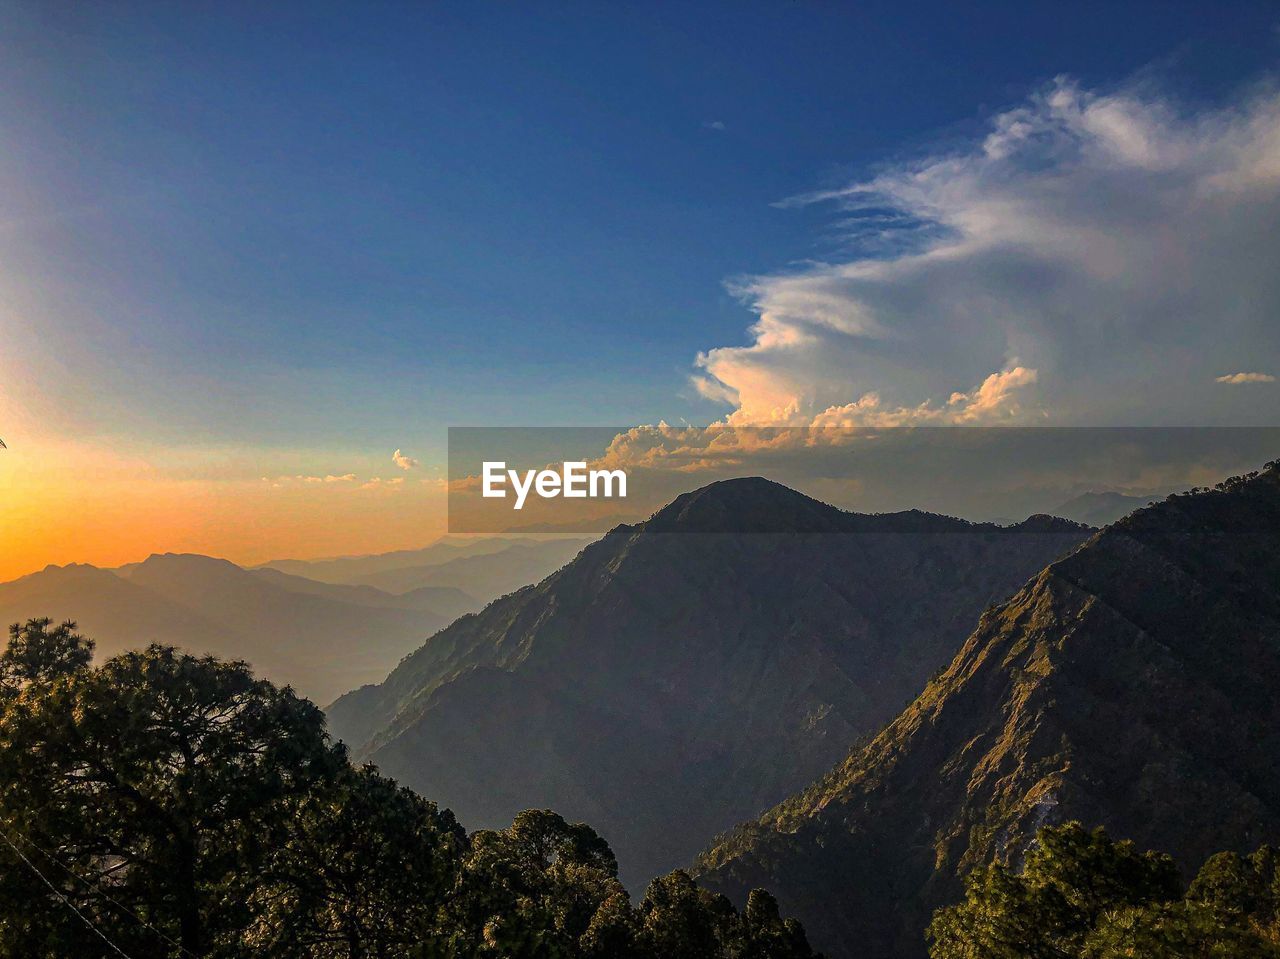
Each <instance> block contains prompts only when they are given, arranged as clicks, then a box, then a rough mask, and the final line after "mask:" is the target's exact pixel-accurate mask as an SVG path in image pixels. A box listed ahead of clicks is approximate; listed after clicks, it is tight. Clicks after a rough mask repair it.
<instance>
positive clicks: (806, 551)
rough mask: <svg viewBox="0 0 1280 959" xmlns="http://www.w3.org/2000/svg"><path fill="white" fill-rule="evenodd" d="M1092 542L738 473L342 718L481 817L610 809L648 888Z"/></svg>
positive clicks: (470, 628)
mask: <svg viewBox="0 0 1280 959" xmlns="http://www.w3.org/2000/svg"><path fill="white" fill-rule="evenodd" d="M1085 535H1086V532H1085V531H1084V530H1082V528H1080V527H1077V526H1075V525H1073V524H1070V523H1066V522H1064V521H1059V520H1051V519H1048V518H1036V519H1033V520H1029V521H1027V523H1025V524H1022V525H1020V526H1018V527H1016V528H1013V529H1001V528H997V527H994V526H978V525H973V524H970V523H966V522H964V521H962V520H956V519H951V518H948V517H942V516H935V515H929V514H924V513H901V514H893V515H885V516H861V515H857V514H851V513H845V512H843V511H841V510H838V509H835V508H834V507H831V506H827V505H824V504H822V503H819V502H817V501H815V500H812V499H809V498H808V497H806V496H803V495H801V494H799V493H796V492H794V491H792V490H789V489H787V488H785V487H782V486H779V485H777V484H775V483H771V482H768V481H766V480H762V479H744V480H734V481H729V482H724V483H717V484H714V485H712V486H709V487H706V488H704V489H702V490H698V491H696V492H693V493H689V494H686V495H684V496H681V497H680V498H678V499H677V500H675V501H674V502H673V503H672V504H671V505H670V506H668V507H666V508H665V509H663V510H661V511H660V512H658V513H657V514H655V516H654V517H653V518H652V519H650V520H649V521H648V522H646V523H643V524H640V525H638V526H634V527H627V526H623V527H619V528H618V529H615V530H614V531H613V532H611V533H610V534H608V535H607V536H606V537H605V538H604V539H603V540H601V541H599V542H597V543H594V544H592V545H590V546H588V547H587V548H586V549H585V550H583V552H582V553H581V555H579V556H578V557H577V559H576V560H574V561H573V562H572V563H570V564H569V565H568V566H566V567H565V568H564V569H562V570H560V571H559V572H557V573H555V574H553V575H552V576H550V577H548V578H547V579H545V580H544V581H542V582H541V583H539V584H538V585H537V586H530V587H528V588H526V589H523V590H520V591H519V592H517V593H515V594H513V595H511V596H508V597H505V598H504V599H502V600H499V601H498V602H495V603H493V604H492V605H490V606H489V607H488V608H486V609H485V610H484V611H483V612H482V613H480V614H478V615H475V616H467V617H463V618H462V619H461V620H459V621H458V622H456V623H454V624H453V625H451V626H450V627H449V628H447V629H445V630H443V631H442V632H440V633H439V634H438V635H436V636H434V637H433V638H432V639H431V640H430V641H429V642H427V643H426V644H425V645H424V646H423V647H422V648H421V649H419V650H418V651H417V652H415V653H414V654H413V655H411V656H409V657H408V658H407V659H406V660H405V661H404V662H403V663H401V665H400V666H399V667H398V668H397V669H396V670H395V672H393V673H392V674H391V675H390V676H389V677H388V678H387V680H386V681H385V682H384V683H382V684H380V685H378V686H374V687H366V688H364V689H360V690H356V691H355V692H353V693H351V694H349V695H347V696H344V697H343V698H342V699H340V700H338V701H337V702H336V703H334V704H333V705H332V706H331V707H330V708H329V710H328V714H329V719H330V723H331V727H332V728H333V729H334V731H335V733H336V734H337V735H339V736H340V737H342V738H343V739H345V740H346V741H347V742H348V743H349V744H351V745H352V746H353V747H354V748H355V749H356V751H357V754H358V755H361V756H364V757H366V758H370V759H372V760H374V761H375V762H377V763H378V764H379V765H380V766H381V767H382V768H383V769H385V770H386V771H387V773H388V774H389V775H393V776H395V777H397V778H399V779H401V780H403V781H404V782H405V783H407V784H409V785H411V786H413V787H414V788H416V789H420V790H422V791H424V792H426V793H428V794H430V795H433V796H435V797H437V798H438V799H439V801H440V802H442V803H443V804H445V805H447V806H449V807H450V808H452V809H453V810H454V811H455V812H456V813H457V814H458V815H459V818H460V819H461V820H462V821H463V822H464V823H466V824H467V825H468V826H471V827H477V826H484V825H488V824H496V823H500V822H503V821H505V820H509V819H510V817H511V815H512V813H513V812H514V811H516V810H518V809H519V808H521V806H522V805H530V804H536V805H548V806H553V807H555V808H557V809H561V810H564V811H565V813H566V815H570V816H577V817H584V818H589V819H592V820H593V821H595V822H597V823H598V824H599V826H600V828H601V831H602V834H603V835H605V836H606V838H608V839H609V841H610V842H611V843H612V844H613V845H614V847H615V848H616V849H618V851H619V858H620V859H621V861H622V862H623V863H624V864H625V865H624V868H627V869H628V870H629V872H628V874H627V876H626V878H627V879H628V881H629V882H631V883H633V884H636V883H638V882H639V881H641V880H644V879H647V878H649V877H651V876H653V875H655V874H657V873H659V872H661V871H663V870H664V869H667V868H670V867H672V866H675V865H679V864H681V863H683V862H687V861H688V860H689V859H690V858H691V857H692V856H693V855H694V854H695V853H696V852H697V850H698V849H699V848H700V847H701V846H702V845H703V844H704V843H705V842H706V841H707V840H708V839H709V838H710V837H711V836H712V835H714V834H715V833H716V832H718V831H720V830H722V829H724V828H727V827H728V826H730V825H731V824H732V823H733V822H735V821H738V820H740V819H742V818H744V817H745V816H749V815H754V814H756V813H757V812H758V811H759V810H761V809H763V808H765V807H767V806H768V805H769V804H771V803H773V802H776V801H777V800H779V799H780V798H782V797H783V796H785V795H786V794H787V793H788V792H790V791H792V790H794V789H796V788H798V787H799V786H801V785H803V784H804V783H806V782H809V781H811V780H812V779H813V778H814V777H815V776H817V775H819V774H820V773H821V772H822V771H823V770H825V769H827V768H829V767H830V765H831V764H832V763H833V762H835V761H837V760H838V759H839V758H840V757H841V756H843V755H844V754H845V753H846V752H847V750H848V748H849V744H850V743H851V742H853V741H854V740H855V739H856V738H857V737H858V736H860V735H862V734H865V733H867V732H871V731H874V730H875V729H876V728H877V727H878V726H879V725H880V724H882V723H883V722H884V721H886V720H887V719H889V718H890V717H891V716H893V715H894V714H895V713H897V712H898V711H899V710H900V709H901V708H902V706H903V704H904V703H906V702H907V701H908V700H909V699H910V697H911V696H912V695H914V694H915V692H916V691H918V690H919V689H920V688H921V686H923V684H924V682H925V680H926V678H927V677H928V676H929V674H930V673H932V672H933V671H935V670H936V669H938V668H939V667H940V666H942V665H943V664H945V663H946V662H947V661H948V660H949V659H950V657H951V656H952V655H953V654H954V651H955V649H957V648H958V646H959V644H960V642H961V641H962V640H963V638H964V636H965V634H966V633H967V632H968V630H969V628H970V627H971V624H972V622H973V620H974V619H976V617H977V616H978V614H979V613H980V612H981V611H982V610H983V609H984V608H985V607H986V606H988V605H989V604H991V603H992V602H995V601H998V600H1000V599H1003V598H1005V597H1007V596H1008V595H1009V594H1010V593H1011V592H1012V591H1013V590H1014V589H1016V588H1017V586H1018V584H1019V583H1020V582H1022V581H1024V580H1025V579H1026V577H1027V576H1029V575H1031V574H1032V573H1034V572H1035V571H1036V570H1037V569H1040V568H1042V567H1043V566H1044V565H1045V564H1046V563H1047V562H1049V561H1051V560H1052V559H1054V558H1056V557H1057V556H1060V555H1062V554H1063V553H1064V552H1066V551H1068V550H1069V549H1071V548H1072V547H1074V546H1075V545H1076V544H1077V543H1078V542H1079V541H1080V540H1081V539H1083V538H1084V536H1085Z"/></svg>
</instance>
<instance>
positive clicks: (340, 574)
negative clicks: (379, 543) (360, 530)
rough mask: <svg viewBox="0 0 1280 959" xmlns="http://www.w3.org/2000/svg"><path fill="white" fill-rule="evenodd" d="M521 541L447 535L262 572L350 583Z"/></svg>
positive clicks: (287, 562)
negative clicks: (431, 540) (405, 546)
mask: <svg viewBox="0 0 1280 959" xmlns="http://www.w3.org/2000/svg"><path fill="white" fill-rule="evenodd" d="M520 542H522V541H521V540H517V539H508V538H503V537H484V538H478V539H466V538H461V537H450V536H446V537H443V538H441V539H439V540H437V541H436V542H434V543H432V544H431V545H430V546H424V547H422V548H421V549H399V550H394V551H392V552H389V553H371V554H369V555H367V556H338V557H333V558H329V559H274V560H271V561H270V562H268V563H263V564H262V566H260V567H259V569H267V568H270V569H277V570H280V571H281V572H282V573H292V574H293V575H295V576H305V577H306V578H307V579H314V580H318V581H320V582H322V583H351V582H353V581H355V580H356V579H358V578H360V577H361V576H368V575H370V574H371V573H380V572H384V571H386V570H389V569H405V568H407V567H410V566H432V565H439V564H443V563H448V562H452V561H453V560H455V559H460V558H462V557H464V556H480V555H484V554H486V553H500V552H502V551H503V550H505V549H510V548H511V547H512V546H514V545H516V544H517V543H520Z"/></svg>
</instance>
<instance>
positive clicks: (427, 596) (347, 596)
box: [248, 566, 483, 621]
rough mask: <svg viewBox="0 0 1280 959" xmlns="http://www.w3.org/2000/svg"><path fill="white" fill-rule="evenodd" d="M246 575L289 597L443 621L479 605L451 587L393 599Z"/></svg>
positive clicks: (258, 572)
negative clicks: (414, 612)
mask: <svg viewBox="0 0 1280 959" xmlns="http://www.w3.org/2000/svg"><path fill="white" fill-rule="evenodd" d="M248 572H249V573H250V574H251V575H253V576H256V577H257V578H259V579H261V580H263V581H264V582H267V583H271V584H273V585H275V586H279V587H280V588H281V589H284V590H287V591H289V592H291V593H303V594H305V595H307V596H322V597H325V598H327V599H335V600H339V601H340V602H344V603H356V604H357V605H360V606H376V607H378V608H380V609H416V610H420V611H422V612H427V613H434V614H435V615H437V616H440V617H442V618H444V619H445V620H446V621H448V620H454V619H457V618H458V617H459V616H461V615H462V614H463V613H474V612H475V611H476V610H478V609H480V607H481V606H482V605H483V604H482V603H480V602H479V601H478V600H476V599H475V597H473V596H470V595H468V594H467V593H464V592H463V591H462V590H460V589H457V588H455V587H453V586H423V587H422V588H421V589H414V590H410V591H409V592H407V593H400V594H398V595H397V594H394V593H386V592H383V591H382V590H380V589H376V588H374V587H373V586H351V585H347V584H343V583H322V582H318V581H316V580H314V579H307V578H306V577H305V576H295V575H292V574H290V573H282V572H281V571H280V570H278V569H272V568H270V567H265V566H263V567H258V568H257V569H251V570H249V571H248Z"/></svg>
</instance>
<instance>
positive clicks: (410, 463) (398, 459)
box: [383, 447, 419, 470]
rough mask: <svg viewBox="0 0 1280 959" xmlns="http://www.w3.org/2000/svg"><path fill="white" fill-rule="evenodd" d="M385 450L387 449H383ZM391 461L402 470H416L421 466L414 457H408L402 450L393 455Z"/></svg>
mask: <svg viewBox="0 0 1280 959" xmlns="http://www.w3.org/2000/svg"><path fill="white" fill-rule="evenodd" d="M385 448H386V447H383V449H385ZM391 461H392V462H393V463H395V464H396V466H398V467H400V468H401V469H402V470H411V469H414V468H416V467H417V466H418V465H419V464H418V461H417V460H416V459H414V458H413V457H412V456H406V455H405V454H404V453H402V452H401V451H400V450H396V451H395V452H394V453H392V454H391Z"/></svg>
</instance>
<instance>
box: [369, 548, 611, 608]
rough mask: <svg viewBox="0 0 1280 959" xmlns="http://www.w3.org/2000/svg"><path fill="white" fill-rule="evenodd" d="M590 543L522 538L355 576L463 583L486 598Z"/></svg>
mask: <svg viewBox="0 0 1280 959" xmlns="http://www.w3.org/2000/svg"><path fill="white" fill-rule="evenodd" d="M586 543H587V540H581V539H572V540H566V539H557V540H549V541H545V542H528V541H519V542H516V543H514V544H512V545H510V546H508V547H506V548H505V549H502V550H500V551H497V552H492V553H477V554H475V555H468V556H460V557H458V558H456V559H453V560H450V561H448V562H446V563H430V564H428V565H425V566H403V567H396V568H393V569H386V570H382V571H379V572H375V573H368V574H365V575H361V576H357V577H355V578H353V579H352V580H351V582H353V583H358V584H361V585H366V586H373V587H375V588H377V589H381V590H384V591H385V592H388V593H406V592H410V591H412V590H417V589H426V588H432V589H441V588H445V589H460V590H463V591H464V592H466V593H467V594H468V595H471V596H475V597H476V598H477V599H479V600H481V602H482V604H483V603H488V602H489V601H491V600H494V599H497V598H498V597H499V596H505V595H506V594H507V593H510V592H513V591H515V590H517V589H519V588H520V587H522V586H527V585H528V584H529V583H536V582H538V580H540V579H542V578H543V577H545V576H547V575H549V574H551V573H553V572H555V571H556V570H557V569H559V568H560V567H561V566H563V565H564V564H565V563H567V562H568V561H569V560H571V559H573V557H574V556H576V555H577V554H578V552H579V551H580V550H581V549H582V547H583V546H585V545H586Z"/></svg>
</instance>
